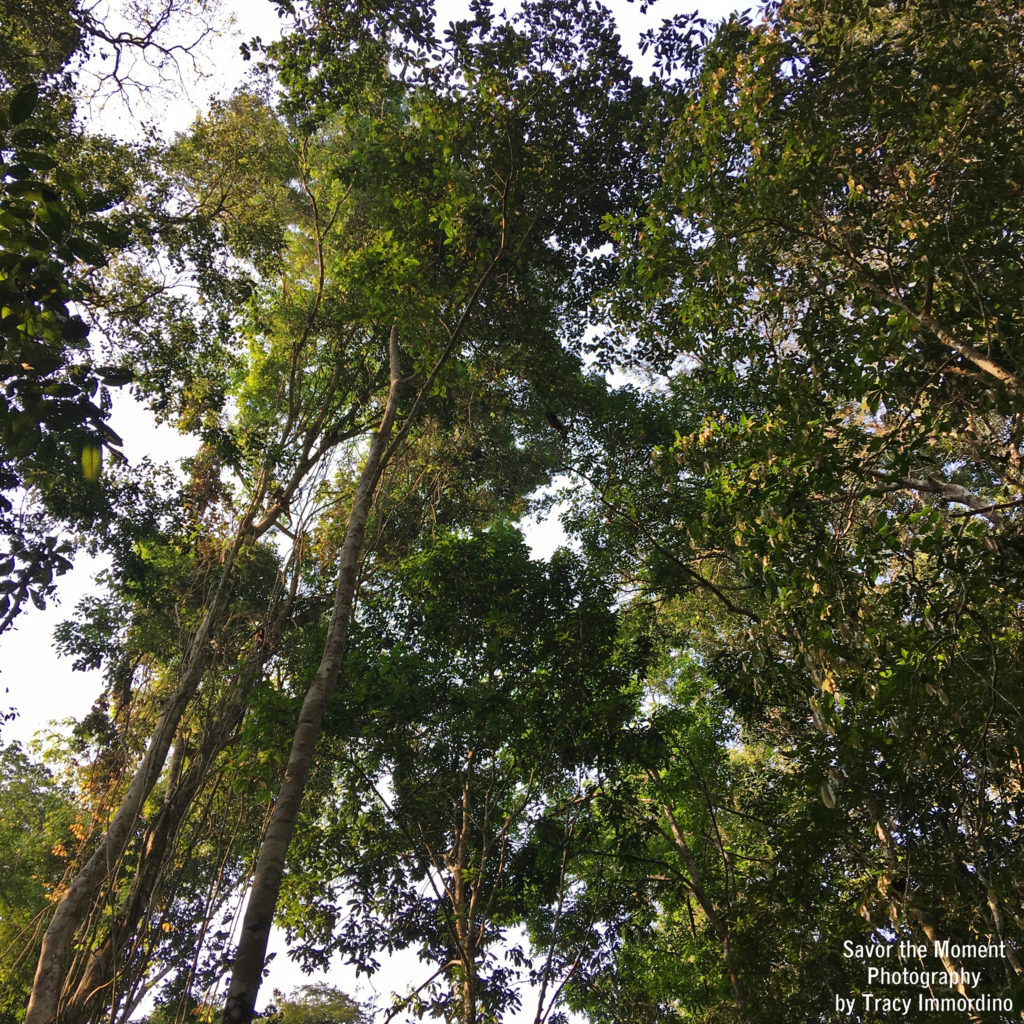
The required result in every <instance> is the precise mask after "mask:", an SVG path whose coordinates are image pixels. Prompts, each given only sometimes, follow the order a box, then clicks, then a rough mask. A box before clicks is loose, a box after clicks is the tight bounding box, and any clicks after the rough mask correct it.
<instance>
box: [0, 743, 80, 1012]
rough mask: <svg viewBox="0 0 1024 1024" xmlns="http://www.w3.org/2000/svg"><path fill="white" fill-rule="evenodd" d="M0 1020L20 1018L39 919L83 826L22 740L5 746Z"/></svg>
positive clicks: (0, 753) (1, 755)
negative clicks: (22, 745)
mask: <svg viewBox="0 0 1024 1024" xmlns="http://www.w3.org/2000/svg"><path fill="white" fill-rule="evenodd" d="M0 765H2V767H3V772H2V774H0V779H2V780H3V781H2V783H0V800H2V805H3V818H2V828H0V867H2V869H3V881H2V883H0V911H2V913H0V951H2V952H3V964H4V967H3V973H2V974H0V979H2V981H3V993H4V994H3V997H2V998H0V1020H3V1021H4V1022H5V1024H7V1022H11V1024H13V1022H14V1021H16V1020H18V1019H19V1014H20V1012H21V1010H22V1007H23V1006H24V1003H25V998H26V997H27V995H28V991H29V988H30V986H31V981H32V962H31V961H32V951H33V950H35V949H37V948H38V935H39V924H40V921H41V919H42V917H43V915H44V914H45V913H46V909H47V907H48V905H49V901H50V900H51V899H52V898H53V894H54V892H55V891H56V890H57V889H58V888H59V885H60V881H61V876H62V875H63V873H64V869H65V866H66V862H67V858H68V857H70V856H71V852H72V851H73V849H74V848H75V846H76V845H77V843H78V839H77V838H76V833H80V831H81V826H80V823H79V822H78V821H76V817H75V809H74V804H73V802H72V800H71V795H70V793H68V792H67V791H66V789H65V788H64V787H63V786H61V785H60V784H59V783H58V782H57V781H56V780H55V779H54V778H53V776H52V775H51V773H50V772H49V771H47V769H46V768H44V767H43V766H42V765H39V764H37V763H35V762H34V761H32V760H31V759H30V758H29V757H28V755H27V754H25V752H24V751H23V750H22V749H21V747H20V745H19V744H17V743H12V744H9V745H7V746H4V747H2V748H0Z"/></svg>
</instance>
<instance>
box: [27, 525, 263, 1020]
mask: <svg viewBox="0 0 1024 1024" xmlns="http://www.w3.org/2000/svg"><path fill="white" fill-rule="evenodd" d="M246 532H247V526H246V524H243V528H242V529H241V530H240V531H239V533H238V535H237V536H236V539H235V542H234V544H233V545H232V547H231V550H230V552H229V554H228V557H227V558H226V560H225V564H224V569H223V572H222V574H221V578H220V583H219V584H218V587H217V591H216V593H215V594H214V597H213V601H212V602H211V604H210V606H209V608H208V609H207V611H206V614H205V615H204V616H203V620H202V622H201V623H200V625H199V628H198V629H197V630H196V633H195V636H194V637H193V638H192V642H191V643H190V644H189V648H188V654H187V655H186V658H185V663H184V666H183V668H182V672H181V680H180V682H179V683H178V685H177V687H176V688H175V690H174V692H173V693H172V694H171V695H170V697H168V699H167V703H166V705H165V707H164V710H163V711H162V712H161V714H160V718H159V719H158V720H157V724H156V729H155V730H154V732H153V739H152V741H151V742H150V745H149V748H148V749H147V751H146V754H145V756H144V757H143V759H142V763H141V764H140V765H139V767H138V768H137V769H136V772H135V775H134V776H133V777H132V780H131V782H130V783H129V785H128V791H127V792H126V793H125V795H124V798H123V799H122V800H121V804H120V806H119V807H118V808H117V811H116V812H115V814H114V817H113V819H112V820H111V822H110V827H109V828H108V829H107V832H106V834H105V835H104V836H103V837H102V838H101V839H100V841H99V844H98V845H97V847H96V849H95V851H94V852H93V854H92V856H91V857H90V858H89V859H88V860H87V861H86V862H85V864H84V865H83V866H82V867H81V868H80V869H79V871H78V873H77V874H76V875H75V877H74V878H72V879H71V881H70V883H69V884H68V887H67V889H66V890H65V892H64V895H63V896H62V897H61V900H60V902H59V903H58V904H57V910H56V912H55V913H54V915H53V918H52V919H51V921H50V924H49V925H48V927H47V929H46V932H45V934H44V935H43V943H42V949H41V950H40V953H39V963H38V966H37V967H36V974H35V978H34V980H33V982H32V994H31V996H30V998H29V1004H28V1009H27V1010H26V1012H25V1020H24V1024H51V1022H52V1021H55V1020H56V1017H57V1008H58V1004H59V1002H60V997H61V992H62V990H63V987H64V983H65V980H66V978H67V975H68V969H69V967H70V964H71V956H72V952H73V943H74V940H75V934H76V933H77V931H78V929H79V927H80V926H81V924H82V922H83V921H84V920H85V918H86V916H87V915H88V913H89V909H90V907H91V906H92V905H93V902H94V900H95V898H96V895H97V894H98V892H99V891H100V890H101V889H102V887H103V885H104V883H105V882H106V881H107V880H108V879H109V878H110V876H111V875H112V874H113V872H114V871H115V870H116V869H117V865H118V864H120V862H121V858H122V857H123V856H124V853H125V851H126V850H127V848H128V844H129V842H130V841H131V838H132V836H133V835H134V834H135V827H136V824H137V822H138V816H139V810H140V809H141V807H142V804H143V801H144V800H145V799H146V797H147V796H148V795H149V793H150V792H151V790H152V789H153V786H154V785H155V784H156V781H157V779H158V778H159V777H160V773H161V771H162V770H163V766H164V761H165V760H166V759H167V752H168V750H169V749H170V747H171V743H172V742H173V741H174V737H175V735H176V734H177V731H178V725H179V723H180V721H181V717H182V715H183V714H184V713H185V709H186V708H187V707H188V704H189V701H190V700H191V699H192V697H193V695H194V694H195V692H196V689H197V688H198V686H199V683H200V682H201V681H202V678H203V676H204V674H205V673H206V669H207V667H208V666H209V664H210V660H211V659H212V657H213V648H212V647H211V645H210V639H211V637H212V636H213V634H214V632H215V630H216V629H217V627H218V626H219V624H220V622H221V620H222V619H223V616H224V613H225V612H226V610H227V606H228V600H229V597H230V594H231V587H232V577H233V571H232V570H233V569H234V565H235V561H236V559H237V557H238V554H239V552H240V551H241V549H242V546H243V541H244V538H245V535H246Z"/></svg>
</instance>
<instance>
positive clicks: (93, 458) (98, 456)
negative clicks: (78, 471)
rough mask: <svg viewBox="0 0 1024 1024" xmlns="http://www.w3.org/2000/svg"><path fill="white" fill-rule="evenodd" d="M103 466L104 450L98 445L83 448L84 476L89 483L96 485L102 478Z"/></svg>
mask: <svg viewBox="0 0 1024 1024" xmlns="http://www.w3.org/2000/svg"><path fill="white" fill-rule="evenodd" d="M102 466H103V449H102V448H101V447H100V445H98V444H87V445H85V446H83V448H82V476H83V477H85V480H86V482H87V483H90V484H94V483H96V482H97V481H98V480H99V478H100V470H101V468H102Z"/></svg>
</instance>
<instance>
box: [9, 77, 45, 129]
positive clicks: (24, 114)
mask: <svg viewBox="0 0 1024 1024" xmlns="http://www.w3.org/2000/svg"><path fill="white" fill-rule="evenodd" d="M38 98H39V89H38V87H37V86H36V84H35V82H29V83H28V84H27V85H23V86H22V87H21V88H20V89H19V90H18V91H17V92H16V93H15V94H14V96H13V97H12V99H11V103H10V106H9V107H8V108H7V117H8V120H9V121H10V123H11V124H12V125H16V124H21V123H22V122H23V121H27V120H28V119H29V118H30V117H31V116H32V111H33V110H35V109H36V101H37V100H38Z"/></svg>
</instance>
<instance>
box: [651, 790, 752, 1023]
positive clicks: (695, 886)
mask: <svg viewBox="0 0 1024 1024" xmlns="http://www.w3.org/2000/svg"><path fill="white" fill-rule="evenodd" d="M661 810H662V812H663V813H664V815H665V818H666V820H667V821H668V824H669V828H670V829H671V832H672V838H673V840H674V842H675V845H676V850H677V851H678V852H679V855H680V857H681V858H682V860H683V863H684V864H685V865H686V870H687V871H688V872H689V875H690V890H691V891H692V892H693V895H694V897H695V899H696V900H697V902H698V903H699V904H700V908H701V910H703V911H704V914H705V916H706V917H707V919H708V923H709V924H710V925H711V927H712V929H713V930H714V933H715V935H717V936H718V941H719V943H720V944H721V947H722V958H723V960H724V961H725V970H726V973H727V974H728V975H729V984H730V985H732V991H733V997H734V998H735V1000H736V1011H737V1014H738V1019H739V1020H740V1021H741V1024H742V1022H744V1021H746V1019H747V999H746V995H745V994H744V991H743V986H742V984H741V983H740V978H739V975H738V974H737V973H736V970H735V968H734V966H733V953H732V935H731V933H730V930H729V925H728V923H727V922H726V920H725V919H723V918H722V917H721V916H720V915H719V913H718V911H717V910H716V909H715V905H714V903H712V902H711V899H710V897H709V896H708V894H707V891H706V890H705V888H704V884H703V882H702V881H701V873H700V868H699V867H698V866H697V860H696V858H695V857H694V856H693V851H692V850H691V849H690V846H689V844H688V843H687V842H686V837H685V836H684V835H683V831H682V829H681V828H680V827H679V823H678V822H677V821H676V816H675V814H674V813H673V812H672V808H671V807H669V805H668V804H667V803H663V804H662V805H661Z"/></svg>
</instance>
